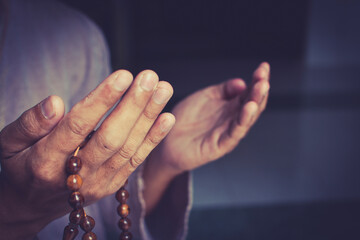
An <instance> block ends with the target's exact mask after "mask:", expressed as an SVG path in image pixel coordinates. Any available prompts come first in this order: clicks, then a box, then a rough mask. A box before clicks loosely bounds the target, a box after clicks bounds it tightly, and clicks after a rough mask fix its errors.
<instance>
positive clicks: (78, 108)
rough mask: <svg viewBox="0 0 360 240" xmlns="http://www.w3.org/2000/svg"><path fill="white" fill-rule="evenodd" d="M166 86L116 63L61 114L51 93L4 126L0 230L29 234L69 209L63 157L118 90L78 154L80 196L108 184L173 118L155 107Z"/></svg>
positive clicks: (114, 183) (116, 183)
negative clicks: (125, 69) (134, 75)
mask: <svg viewBox="0 0 360 240" xmlns="http://www.w3.org/2000/svg"><path fill="white" fill-rule="evenodd" d="M130 85H131V87H130V88H129V86H130ZM128 88H129V89H128ZM125 91H127V93H126V94H125ZM172 92H173V90H172V87H171V86H170V84H168V83H167V82H159V79H158V76H157V75H156V74H155V73H154V72H152V71H149V70H146V71H143V72H141V73H140V74H139V75H138V76H137V77H136V78H135V80H134V81H133V77H132V75H131V74H130V73H129V72H127V71H124V70H120V71H117V72H115V73H113V74H112V75H110V76H109V77H108V78H107V79H105V80H104V81H103V82H102V83H101V84H100V85H99V86H98V87H97V88H96V89H95V90H94V91H93V92H91V93H90V94H89V95H88V96H87V97H85V98H84V99H83V100H82V101H80V102H79V103H78V104H76V105H75V106H74V107H73V108H72V109H71V111H70V112H69V113H68V114H67V115H65V116H63V115H64V105H63V102H62V100H61V99H60V98H59V97H56V96H51V97H49V98H48V99H46V100H44V101H43V102H42V103H40V104H38V105H36V106H35V107H33V108H32V109H29V110H28V111H26V112H25V113H24V114H23V115H22V116H21V117H20V118H19V119H18V120H16V121H15V122H13V123H11V124H10V125H8V126H7V127H5V128H4V129H3V130H2V131H1V133H0V149H1V158H0V160H1V168H2V169H1V173H0V235H1V236H7V239H26V238H31V237H33V236H34V235H35V234H36V233H37V232H38V231H39V230H40V229H41V228H42V227H44V226H45V225H46V224H47V223H48V222H50V221H51V220H53V219H55V218H57V217H59V216H61V215H64V214H65V213H66V212H68V211H69V210H70V207H69V206H68V203H67V198H68V195H69V192H68V190H67V188H66V185H65V180H66V173H65V162H66V160H67V159H68V157H69V156H70V155H71V154H72V153H73V151H74V150H75V148H76V147H77V146H78V145H79V144H80V143H81V142H82V141H83V140H84V139H85V138H86V136H87V135H88V134H89V133H90V132H91V131H92V130H93V129H94V128H95V127H96V126H97V124H98V123H99V122H100V120H101V119H102V118H103V116H105V115H106V113H107V112H108V111H109V110H110V109H111V108H112V107H113V106H114V105H116V103H117V102H118V100H119V99H120V98H121V97H122V96H123V95H124V94H125V95H124V97H123V99H122V100H121V101H120V103H119V104H118V105H117V106H116V107H115V108H114V109H113V111H112V112H111V113H110V114H109V115H108V116H107V117H106V119H105V120H104V121H103V123H102V124H101V126H100V127H99V128H98V130H97V131H96V133H95V134H94V135H93V137H92V138H91V139H90V141H89V142H88V143H87V145H86V146H85V147H84V148H83V149H82V150H81V151H80V152H79V155H78V156H79V157H80V158H81V159H82V162H83V167H82V169H81V170H80V173H79V174H80V175H81V177H82V179H83V180H84V183H83V185H82V187H81V189H80V192H81V193H82V195H84V197H85V201H86V204H89V203H92V202H94V201H96V200H98V199H100V198H102V197H104V196H106V195H109V194H111V193H113V192H115V191H116V190H117V189H118V188H119V187H120V186H121V185H123V183H124V182H125V181H126V179H127V177H128V176H129V175H130V174H131V173H132V172H133V171H134V170H135V168H136V167H137V166H138V165H139V164H141V163H142V161H143V160H144V159H145V158H146V157H147V156H148V154H149V153H150V152H151V151H152V149H153V148H154V147H155V146H156V145H157V144H158V143H159V142H160V141H161V140H162V139H163V138H164V137H165V136H166V135H167V133H168V132H169V131H170V129H171V128H172V126H173V125H174V123H175V118H174V116H173V115H172V114H169V113H164V114H161V115H159V114H160V112H161V110H162V109H163V107H164V106H165V104H166V103H167V101H168V100H169V99H170V97H171V95H172ZM19 229H21V231H18V230H19Z"/></svg>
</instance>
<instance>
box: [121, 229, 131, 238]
mask: <svg viewBox="0 0 360 240" xmlns="http://www.w3.org/2000/svg"><path fill="white" fill-rule="evenodd" d="M119 239H120V240H131V239H132V234H131V233H130V232H127V231H126V232H122V233H121V234H120V238H119Z"/></svg>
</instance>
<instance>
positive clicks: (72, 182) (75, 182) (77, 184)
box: [66, 174, 83, 191]
mask: <svg viewBox="0 0 360 240" xmlns="http://www.w3.org/2000/svg"><path fill="white" fill-rule="evenodd" d="M82 183H83V181H82V178H81V177H80V175H77V174H73V175H70V176H69V177H68V178H67V180H66V185H67V187H68V189H69V190H71V191H77V190H79V189H80V188H81V186H82Z"/></svg>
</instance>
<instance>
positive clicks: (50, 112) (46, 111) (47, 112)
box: [40, 97, 55, 119]
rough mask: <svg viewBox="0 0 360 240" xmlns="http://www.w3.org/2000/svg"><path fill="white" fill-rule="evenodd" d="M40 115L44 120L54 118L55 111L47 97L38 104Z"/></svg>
mask: <svg viewBox="0 0 360 240" xmlns="http://www.w3.org/2000/svg"><path fill="white" fill-rule="evenodd" d="M40 109H41V113H42V115H43V116H44V118H46V119H52V118H53V117H54V116H55V111H54V107H53V104H52V102H51V101H50V97H47V98H46V99H45V100H44V101H42V102H41V104H40Z"/></svg>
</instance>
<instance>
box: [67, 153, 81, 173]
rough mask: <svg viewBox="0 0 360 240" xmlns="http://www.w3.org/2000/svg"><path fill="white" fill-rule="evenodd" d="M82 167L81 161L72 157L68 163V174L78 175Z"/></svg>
mask: <svg viewBox="0 0 360 240" xmlns="http://www.w3.org/2000/svg"><path fill="white" fill-rule="evenodd" d="M81 167H82V162H81V159H80V158H79V157H77V156H72V157H71V158H69V160H68V161H67V163H66V172H67V173H68V174H77V173H78V172H79V171H80V169H81Z"/></svg>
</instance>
